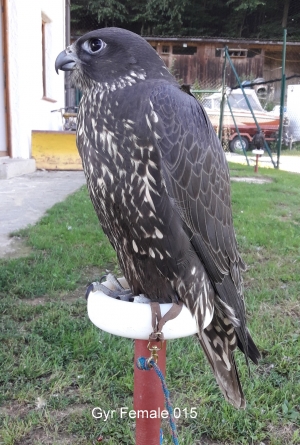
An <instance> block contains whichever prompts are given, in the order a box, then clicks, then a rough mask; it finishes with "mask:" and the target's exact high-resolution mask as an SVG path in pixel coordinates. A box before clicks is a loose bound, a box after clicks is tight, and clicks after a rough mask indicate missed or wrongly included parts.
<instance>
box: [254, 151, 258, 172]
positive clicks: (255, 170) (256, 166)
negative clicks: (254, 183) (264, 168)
mask: <svg viewBox="0 0 300 445" xmlns="http://www.w3.org/2000/svg"><path fill="white" fill-rule="evenodd" d="M258 158H259V155H256V162H255V167H254V173H257V172H258Z"/></svg>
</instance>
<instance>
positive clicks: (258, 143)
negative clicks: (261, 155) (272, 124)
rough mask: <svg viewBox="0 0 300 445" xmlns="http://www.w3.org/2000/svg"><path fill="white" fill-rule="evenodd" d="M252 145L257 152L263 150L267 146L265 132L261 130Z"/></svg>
mask: <svg viewBox="0 0 300 445" xmlns="http://www.w3.org/2000/svg"><path fill="white" fill-rule="evenodd" d="M252 144H253V145H254V147H255V148H256V149H257V150H263V149H264V146H265V136H264V132H263V130H259V131H258V132H257V133H255V135H254V136H253V138H252Z"/></svg>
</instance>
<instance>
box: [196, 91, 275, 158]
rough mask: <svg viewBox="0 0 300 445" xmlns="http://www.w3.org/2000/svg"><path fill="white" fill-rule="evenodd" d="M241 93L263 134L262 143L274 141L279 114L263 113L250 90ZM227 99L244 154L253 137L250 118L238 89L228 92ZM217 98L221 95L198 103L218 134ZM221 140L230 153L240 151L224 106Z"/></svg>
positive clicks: (227, 109)
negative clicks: (200, 103) (226, 141)
mask: <svg viewBox="0 0 300 445" xmlns="http://www.w3.org/2000/svg"><path fill="white" fill-rule="evenodd" d="M244 91H245V93H246V94H247V98H248V100H249V103H250V105H251V107H252V109H253V112H254V114H255V117H256V120H257V122H258V124H259V126H260V128H261V129H262V130H263V132H264V136H265V139H266V140H267V141H268V142H273V141H276V139H277V137H278V127H279V114H278V113H276V112H272V111H270V112H268V111H266V110H264V109H263V108H262V106H261V104H260V102H259V99H258V97H257V95H256V92H255V91H254V90H252V89H249V88H246V89H245V90H244ZM227 97H228V100H229V103H230V106H231V109H232V112H233V115H234V118H235V121H236V124H237V127H238V129H239V132H240V135H241V139H242V143H243V146H244V148H245V150H248V149H249V148H250V144H251V141H252V138H253V136H254V135H255V134H256V133H257V127H256V124H255V122H254V119H253V116H252V114H251V111H250V109H249V107H248V105H247V102H246V100H245V97H244V95H243V92H242V90H241V89H236V90H231V91H230V92H228V94H227ZM221 98H222V93H221V92H217V93H213V94H211V95H210V96H207V97H206V98H205V99H204V100H203V101H202V105H203V106H204V108H205V110H206V112H207V114H208V116H209V118H210V120H211V122H212V124H213V126H214V128H215V130H216V131H218V128H219V120H220V105H221ZM223 139H224V140H229V149H230V151H232V152H236V151H240V150H241V149H242V147H241V142H240V138H239V136H238V133H237V130H236V127H235V125H234V121H233V119H232V116H231V113H230V110H229V107H228V104H227V102H226V103H225V107H224V118H223Z"/></svg>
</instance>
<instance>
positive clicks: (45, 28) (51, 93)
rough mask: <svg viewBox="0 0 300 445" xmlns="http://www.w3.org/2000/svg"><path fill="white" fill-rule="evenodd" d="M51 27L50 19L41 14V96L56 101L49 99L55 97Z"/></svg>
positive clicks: (51, 100)
mask: <svg viewBox="0 0 300 445" xmlns="http://www.w3.org/2000/svg"><path fill="white" fill-rule="evenodd" d="M52 32H53V27H52V23H51V20H50V19H48V17H46V16H45V15H44V14H42V85H43V90H42V98H43V99H44V100H47V101H49V102H56V100H53V99H51V97H55V88H54V85H53V66H52V65H53V54H51V51H50V49H51V45H49V43H50V42H51V40H52V38H53V36H52V35H51V33H52ZM49 47H50V48H49Z"/></svg>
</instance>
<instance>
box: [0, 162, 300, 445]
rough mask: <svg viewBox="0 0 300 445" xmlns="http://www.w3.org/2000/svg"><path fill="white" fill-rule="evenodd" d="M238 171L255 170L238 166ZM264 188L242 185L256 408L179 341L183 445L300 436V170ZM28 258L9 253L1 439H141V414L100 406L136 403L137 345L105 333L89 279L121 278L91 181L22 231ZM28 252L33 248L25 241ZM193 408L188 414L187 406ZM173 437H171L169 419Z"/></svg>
mask: <svg viewBox="0 0 300 445" xmlns="http://www.w3.org/2000/svg"><path fill="white" fill-rule="evenodd" d="M231 175H232V176H233V177H241V176H242V177H252V176H253V169H252V168H248V167H245V166H242V165H237V164H231ZM258 177H259V178H262V179H268V180H269V181H271V182H266V183H263V184H257V183H247V182H233V183H232V203H233V213H234V222H235V227H236V232H237V239H238V243H239V246H240V250H241V252H242V255H243V258H244V260H245V261H246V263H247V265H248V270H247V272H246V273H245V274H244V282H245V295H246V304H247V314H248V320H249V323H248V324H249V327H250V330H251V332H252V334H253V337H254V338H255V340H256V342H257V345H258V347H259V349H260V351H261V353H262V360H261V361H260V364H259V366H258V367H255V366H252V367H251V377H250V378H249V377H248V371H247V367H246V365H245V361H244V359H243V356H242V354H240V353H237V363H238V368H239V370H240V375H241V380H242V385H243V388H244V391H245V395H246V398H247V408H246V410H245V411H237V410H235V409H234V408H233V407H232V406H230V405H229V404H228V403H226V402H225V401H224V399H223V397H222V395H221V393H220V391H219V389H218V387H217V385H216V383H215V380H214V378H213V376H212V373H211V371H210V369H209V366H208V365H207V363H206V361H205V359H204V356H203V354H202V351H201V350H200V347H199V346H198V343H197V341H196V340H195V339H194V338H192V337H190V338H186V339H181V340H176V341H170V342H169V344H168V354H167V355H168V362H167V384H168V387H169V390H170V393H171V399H172V402H173V406H174V407H179V408H180V409H181V410H183V409H184V408H185V407H186V408H187V409H188V411H189V410H190V409H191V408H192V407H195V408H196V411H197V418H196V419H191V418H185V416H184V415H182V417H181V418H179V419H178V421H177V426H178V431H179V437H180V444H185V445H200V444H209V445H213V444H214V445H216V444H220V445H221V444H222V445H224V444H227V445H228V444H230V445H233V444H234V445H235V444H253V445H262V444H265V445H283V444H286V445H287V444H289V445H291V444H300V302H299V292H300V214H299V203H300V176H299V175H297V174H291V173H286V172H280V171H276V170H271V169H267V170H263V169H260V170H259V175H258ZM17 235H18V236H19V237H21V238H22V239H23V240H24V243H26V245H28V246H29V247H30V253H29V255H27V256H25V257H21V258H16V259H6V260H0V297H1V300H0V304H1V312H2V318H1V350H0V363H1V375H0V387H1V393H0V414H1V424H0V443H1V444H5V445H21V444H22V445H38V444H49V445H50V444H51V445H71V444H72V445H81V444H85V445H92V444H96V443H99V441H97V438H99V436H102V437H103V440H102V443H105V444H107V445H118V444H122V445H123V444H133V443H134V423H133V422H134V421H133V420H132V419H129V418H124V419H120V418H119V417H118V416H115V417H114V418H113V419H109V420H108V421H106V422H105V421H104V420H103V419H102V420H101V419H98V420H96V419H94V418H93V417H92V414H91V412H92V409H93V408H94V407H101V408H102V409H104V410H108V409H116V410H118V409H120V408H121V407H124V406H128V407H132V391H133V378H132V376H133V343H132V341H131V340H128V339H122V338H117V337H114V336H112V335H109V334H107V333H105V332H101V331H99V330H98V329H96V328H95V327H94V326H93V325H92V324H91V322H90V321H89V319H88V317H87V314H86V302H85V300H84V292H85V286H86V284H87V283H89V282H90V281H93V280H95V279H99V278H100V277H101V276H102V275H103V273H104V272H105V270H106V269H109V270H110V271H112V272H114V273H116V274H117V275H119V274H120V272H119V270H118V265H117V262H116V258H115V255H114V252H113V250H112V249H111V247H110V246H109V245H108V242H107V240H106V238H105V236H104V235H103V234H102V232H101V230H100V228H99V225H98V222H97V219H96V216H95V215H94V211H93V209H92V205H91V203H90V201H89V198H88V196H87V192H86V190H85V188H82V189H81V190H80V191H78V192H77V193H75V194H74V195H72V196H70V197H68V198H67V200H66V201H65V202H63V203H60V204H57V205H55V206H54V207H53V208H52V209H50V210H49V211H48V212H47V214H46V216H45V217H44V218H43V219H42V220H41V221H40V222H39V223H38V224H37V225H36V226H34V227H30V228H28V229H26V230H22V231H20V232H18V234H17ZM26 251H28V249H26ZM182 412H183V411H182ZM164 444H165V445H170V444H171V440H170V435H169V433H168V431H167V428H166V427H165V440H164Z"/></svg>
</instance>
